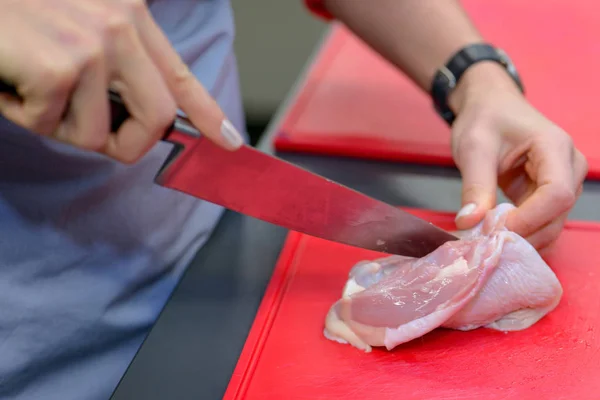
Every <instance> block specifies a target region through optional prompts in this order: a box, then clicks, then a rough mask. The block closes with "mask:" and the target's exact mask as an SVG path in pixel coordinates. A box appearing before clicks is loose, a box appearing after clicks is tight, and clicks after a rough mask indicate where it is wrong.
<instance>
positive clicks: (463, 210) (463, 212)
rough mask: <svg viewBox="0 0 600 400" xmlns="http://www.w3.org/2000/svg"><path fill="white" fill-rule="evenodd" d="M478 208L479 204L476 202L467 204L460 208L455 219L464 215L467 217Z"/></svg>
mask: <svg viewBox="0 0 600 400" xmlns="http://www.w3.org/2000/svg"><path fill="white" fill-rule="evenodd" d="M476 208H477V204H475V203H469V204H465V205H464V207H463V208H461V209H460V211H459V212H458V214H456V218H455V219H459V218H462V217H466V216H467V215H470V214H471V213H472V212H473V211H475V209H476Z"/></svg>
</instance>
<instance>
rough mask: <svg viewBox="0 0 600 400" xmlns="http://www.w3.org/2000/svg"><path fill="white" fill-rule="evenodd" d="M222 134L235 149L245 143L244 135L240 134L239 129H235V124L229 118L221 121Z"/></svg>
mask: <svg viewBox="0 0 600 400" xmlns="http://www.w3.org/2000/svg"><path fill="white" fill-rule="evenodd" d="M221 135H223V138H225V140H226V141H227V143H229V145H230V146H232V147H233V148H235V149H237V148H238V147H240V146H241V145H243V144H244V139H243V138H242V135H240V133H239V132H238V131H237V129H235V126H233V124H232V123H231V122H230V121H229V120H227V119H224V120H223V122H222V123H221Z"/></svg>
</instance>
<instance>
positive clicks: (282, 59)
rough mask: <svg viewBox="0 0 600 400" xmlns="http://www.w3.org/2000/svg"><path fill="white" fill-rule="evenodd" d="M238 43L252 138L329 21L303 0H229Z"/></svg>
mask: <svg viewBox="0 0 600 400" xmlns="http://www.w3.org/2000/svg"><path fill="white" fill-rule="evenodd" d="M231 3H232V5H233V11H234V13H235V21H236V25H237V36H236V43H235V49H236V52H237V56H238V62H239V67H240V78H241V85H242V94H243V99H244V108H245V111H246V119H247V120H246V123H247V126H248V132H249V134H250V137H251V141H252V144H254V143H256V141H257V140H258V139H259V137H260V135H261V134H262V133H263V132H264V130H265V127H266V126H267V124H268V123H269V120H270V119H271V118H272V116H273V114H274V113H275V111H276V110H277V108H278V107H279V104H280V103H281V102H282V101H283V100H284V98H285V96H286V94H287V93H288V92H289V91H290V89H291V88H292V87H293V85H294V83H295V81H296V79H297V78H298V75H299V74H300V73H301V72H302V70H303V69H304V67H305V65H306V63H307V62H308V59H309V57H310V56H311V55H312V53H313V51H314V50H315V46H316V45H317V44H318V43H319V41H320V39H321V37H322V35H323V34H324V32H325V31H326V29H327V24H326V23H324V22H323V21H321V20H319V19H318V18H315V17H314V16H312V15H311V14H309V12H308V11H307V10H306V9H305V7H304V4H303V2H302V1H301V0H285V1H278V0H231Z"/></svg>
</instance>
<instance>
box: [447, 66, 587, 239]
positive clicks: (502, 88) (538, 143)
mask: <svg viewBox="0 0 600 400" xmlns="http://www.w3.org/2000/svg"><path fill="white" fill-rule="evenodd" d="M471 69H473V71H471ZM471 69H470V70H468V71H467V73H466V74H465V76H464V77H465V79H466V81H465V82H464V83H463V82H462V80H461V83H460V84H459V86H458V87H457V90H456V91H455V92H456V94H454V93H453V94H452V96H451V98H450V99H449V100H450V104H451V107H452V108H453V109H454V110H455V112H456V114H457V118H456V120H455V122H454V125H453V128H452V151H453V156H454V160H455V162H456V164H457V166H458V168H459V169H460V172H461V174H462V178H463V191H462V206H463V208H462V209H461V211H460V212H459V213H458V214H457V220H456V223H457V227H458V228H459V229H466V228H470V227H472V226H473V225H475V224H476V223H477V222H479V221H481V219H482V217H483V215H484V213H485V212H486V211H487V210H489V209H490V208H492V207H494V206H495V204H496V190H497V187H500V188H501V189H502V190H503V192H504V193H505V195H506V196H507V197H508V198H509V199H510V200H511V201H513V202H514V203H515V205H517V209H516V210H515V211H514V212H513V213H512V214H510V216H509V219H508V221H507V227H508V228H509V229H510V230H512V231H515V232H516V233H518V234H520V235H521V236H523V237H525V238H526V239H527V240H528V241H529V242H530V243H531V244H532V245H533V246H534V247H536V248H537V249H538V250H543V249H544V248H546V247H548V246H549V245H551V244H552V243H553V242H554V241H555V240H556V239H557V238H558V236H559V234H560V233H561V231H562V229H563V226H564V222H565V220H566V218H567V215H568V213H569V211H570V210H571V208H572V207H573V206H574V204H575V202H576V200H577V198H578V197H579V196H580V195H581V192H582V190H583V186H582V185H583V181H584V179H585V176H586V174H587V168H588V166H587V161H586V160H585V157H584V156H583V154H582V153H581V152H580V151H579V150H577V149H576V148H575V147H574V145H573V141H572V140H571V137H570V136H569V135H568V134H567V133H566V132H564V131H563V130H562V129H561V128H560V127H558V126H556V125H555V124H554V123H552V122H551V121H549V120H548V119H546V118H545V117H544V116H543V115H542V114H540V112H538V111H537V110H536V109H535V108H534V107H533V106H532V105H531V104H529V103H528V102H527V100H526V99H525V98H524V97H523V96H522V95H521V93H520V92H519V91H518V88H517V87H516V85H514V84H513V83H512V81H511V80H510V78H509V77H508V75H507V74H506V73H505V72H504V71H502V70H501V68H500V67H499V66H496V65H491V64H487V63H482V65H480V66H473V67H471Z"/></svg>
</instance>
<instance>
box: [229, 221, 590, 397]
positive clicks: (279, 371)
mask: <svg viewBox="0 0 600 400" xmlns="http://www.w3.org/2000/svg"><path fill="white" fill-rule="evenodd" d="M408 211H410V212H413V213H414V214H416V215H419V216H421V217H423V218H425V219H428V220H429V221H431V222H433V223H435V224H438V225H439V226H441V227H444V228H446V229H451V228H453V215H451V214H440V213H434V212H430V211H418V212H417V211H415V210H408ZM598 243H600V225H599V224H592V223H583V222H569V223H568V224H567V227H566V229H565V231H564V233H563V235H562V236H561V238H560V239H559V241H558V243H557V246H556V248H555V249H554V250H553V251H552V253H551V254H549V255H548V256H547V261H548V263H549V265H550V266H551V267H552V268H553V270H554V271H555V273H556V274H557V276H558V278H559V280H560V281H561V283H562V285H563V289H564V294H563V298H562V300H561V302H560V304H559V306H558V307H557V308H556V309H555V310H554V311H553V312H552V313H550V314H549V315H547V316H546V317H544V318H543V319H542V320H541V321H539V322H538V323H537V324H535V325H534V326H532V327H531V328H529V329H526V330H523V331H520V332H512V333H506V334H505V333H502V332H498V331H494V330H491V329H485V328H482V329H477V330H474V331H470V332H460V331H453V330H445V329H439V330H435V331H433V332H432V333H430V334H427V335H425V336H424V337H422V338H419V339H416V340H413V341H412V342H409V343H407V344H404V345H401V346H399V347H397V348H396V349H394V350H393V351H390V352H388V351H386V350H380V349H374V350H373V352H372V353H364V352H361V351H359V350H357V349H355V348H353V347H351V346H349V345H341V344H338V343H335V342H332V341H329V340H327V339H325V337H324V336H323V333H322V331H323V324H324V320H325V315H326V313H327V311H328V309H329V307H330V306H331V305H332V304H333V303H334V302H335V301H336V300H337V299H338V298H339V296H340V295H341V292H342V288H343V286H344V283H345V281H346V278H347V274H348V272H349V270H350V268H351V266H352V265H354V264H355V263H356V262H358V261H360V260H364V259H374V258H377V257H380V256H381V255H380V254H377V253H373V252H369V251H365V250H361V249H357V248H353V247H348V246H344V245H341V244H335V243H332V242H327V241H324V240H321V239H315V238H312V237H309V236H305V235H301V234H298V233H295V232H293V233H291V234H290V235H289V237H288V240H287V243H286V245H285V247H284V250H283V252H282V255H281V257H280V260H279V263H278V265H277V267H276V269H275V271H274V274H273V277H272V279H271V282H270V284H269V286H268V288H267V291H266V293H265V296H264V298H263V301H262V303H261V306H260V308H259V312H258V314H257V317H256V319H255V321H254V325H253V327H252V329H251V331H250V334H249V336H248V339H247V342H246V344H245V347H244V349H243V351H242V354H241V357H240V359H239V362H238V365H237V367H236V369H235V372H234V374H233V376H232V379H231V381H230V384H229V387H228V389H227V392H226V394H225V397H224V399H225V400H242V399H244V400H284V399H291V400H294V399H298V400H300V399H307V400H308V399H311V400H313V399H328V400H335V399H339V400H351V399H377V400H388V399H389V400H398V399H403V400H405V399H428V400H429V399H453V400H457V399H478V400H479V399H486V400H493V399H503V400H507V399H515V400H517V399H518V400H527V399H534V400H539V399H553V400H554V399H569V400H573V399H578V400H587V399H590V400H592V399H594V400H597V399H599V398H600V379H599V378H600V336H599V333H600V296H598V292H599V290H600V271H599V269H598V261H599V260H600V257H599V249H598Z"/></svg>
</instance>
